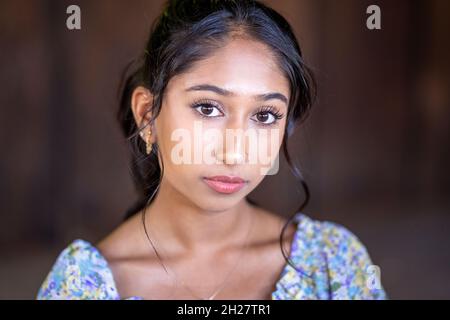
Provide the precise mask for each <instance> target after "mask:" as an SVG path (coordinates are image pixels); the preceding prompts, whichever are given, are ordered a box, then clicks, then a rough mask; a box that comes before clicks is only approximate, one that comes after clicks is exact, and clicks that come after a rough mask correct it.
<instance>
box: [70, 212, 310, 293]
mask: <svg viewBox="0 0 450 320" xmlns="http://www.w3.org/2000/svg"><path fill="white" fill-rule="evenodd" d="M306 218H307V217H306V216H305V215H304V214H303V213H301V212H298V213H296V214H295V216H294V217H293V219H292V221H293V223H296V225H297V226H296V231H295V233H294V237H293V239H292V242H291V245H290V252H289V259H290V260H292V258H293V257H294V256H295V255H296V254H297V252H295V251H296V249H297V245H296V244H297V242H298V241H299V238H300V233H301V230H302V224H303V222H304V221H305V219H306ZM73 244H78V245H81V246H82V247H84V248H86V249H90V250H92V251H94V252H95V253H96V254H97V256H98V259H100V260H101V261H102V265H104V267H105V269H106V272H107V273H108V276H109V277H110V279H111V281H112V284H111V286H112V287H113V289H114V292H115V293H116V294H117V299H119V300H129V299H144V298H143V297H140V296H130V297H127V298H124V297H121V296H120V294H119V291H118V289H117V285H116V281H115V278H114V274H113V272H112V269H111V267H110V264H109V262H108V260H107V259H106V258H105V256H104V255H103V254H102V253H101V251H100V249H98V248H97V247H96V246H95V245H94V244H92V243H91V242H89V241H87V240H84V239H76V240H74V241H73ZM289 272H297V271H296V270H295V269H294V268H292V266H291V265H290V264H289V263H287V262H286V264H285V265H284V267H283V268H282V271H281V273H280V275H279V278H278V281H277V282H276V284H275V290H274V291H273V292H272V293H271V298H272V300H273V299H274V297H275V296H276V295H277V294H279V293H280V290H282V288H283V285H282V284H283V282H284V280H285V278H286V277H287V276H288V274H289Z"/></svg>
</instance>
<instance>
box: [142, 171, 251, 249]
mask: <svg viewBox="0 0 450 320" xmlns="http://www.w3.org/2000/svg"><path fill="white" fill-rule="evenodd" d="M251 210H252V208H251V206H250V205H249V204H248V203H247V202H246V201H245V199H242V200H241V201H240V202H239V203H238V204H237V205H235V206H233V207H231V208H228V209H225V210H220V211H213V210H205V209H202V208H199V207H198V206H196V205H195V204H194V203H192V202H190V201H189V200H188V199H187V198H186V197H184V196H183V195H182V194H180V193H179V192H178V191H176V190H175V189H174V188H173V187H172V186H170V185H169V184H168V183H166V182H165V181H164V179H163V181H162V182H161V185H160V187H159V191H158V194H157V196H156V198H155V199H154V201H153V202H152V204H151V205H150V206H149V207H148V208H147V210H146V226H147V228H148V229H149V232H150V233H151V235H150V236H152V235H153V236H156V239H157V242H162V243H164V247H165V248H169V247H170V248H172V249H171V250H174V251H178V252H187V251H189V252H191V253H193V252H197V251H205V250H206V251H211V250H217V249H219V248H225V247H228V246H230V245H231V246H233V245H236V246H240V245H242V241H243V239H244V238H245V235H246V233H247V231H248V229H249V226H250V222H251V221H250V219H251V214H250V213H251Z"/></svg>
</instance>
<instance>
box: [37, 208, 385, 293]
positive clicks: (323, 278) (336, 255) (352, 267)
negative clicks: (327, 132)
mask: <svg viewBox="0 0 450 320" xmlns="http://www.w3.org/2000/svg"><path fill="white" fill-rule="evenodd" d="M294 221H295V223H296V225H297V230H296V233H295V235H294V239H293V242H292V244H291V252H290V256H289V258H290V260H291V261H292V262H293V264H294V266H295V268H294V267H293V266H291V265H290V264H288V263H287V264H286V265H285V267H284V269H283V271H282V273H281V276H280V279H279V280H278V281H277V283H276V285H275V291H274V292H273V293H272V295H271V297H272V300H303V299H333V300H334V299H337V300H342V299H345V300H348V299H364V300H367V299H370V300H372V299H376V300H382V299H387V295H386V293H385V291H384V289H383V287H382V285H381V283H380V281H379V279H378V278H374V276H376V275H374V274H373V270H375V269H374V268H376V267H373V265H372V261H371V259H370V257H369V254H368V252H367V250H366V248H365V247H364V245H363V244H362V243H361V241H360V240H359V239H358V238H357V237H356V236H355V235H354V234H353V233H352V232H351V231H349V230H348V229H346V228H345V227H343V226H341V225H339V224H336V223H333V222H328V221H318V220H313V219H311V218H309V217H308V216H306V215H305V214H303V213H297V214H296V215H295V218H294ZM37 299H39V300H55V299H56V300H66V299H67V300H80V299H101V300H120V299H125V300H140V299H142V297H139V296H131V297H120V295H119V293H118V291H117V288H116V285H115V282H114V277H113V274H112V271H111V269H110V267H109V266H108V262H107V261H106V259H105V258H104V257H103V256H102V254H101V253H100V251H99V250H98V249H97V248H96V247H94V246H93V245H92V244H90V243H89V242H88V241H85V240H81V239H77V240H74V241H73V242H72V243H70V244H69V245H68V246H67V247H66V248H65V249H64V250H63V251H62V252H61V253H60V255H59V256H58V258H57V260H56V262H55V263H54V265H53V266H52V268H51V270H50V272H49V274H48V275H47V277H46V278H45V280H44V282H43V283H42V285H41V287H40V289H39V291H38V294H37Z"/></svg>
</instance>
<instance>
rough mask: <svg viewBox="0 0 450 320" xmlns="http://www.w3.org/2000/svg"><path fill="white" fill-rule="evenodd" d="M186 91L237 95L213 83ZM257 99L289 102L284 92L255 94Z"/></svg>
mask: <svg viewBox="0 0 450 320" xmlns="http://www.w3.org/2000/svg"><path fill="white" fill-rule="evenodd" d="M186 91H212V92H214V93H217V94H220V95H221V96H225V97H233V96H236V94H235V93H234V92H231V91H228V90H226V89H223V88H220V87H217V86H214V85H211V84H199V85H195V86H192V87H189V88H187V89H186ZM253 97H254V98H255V99H256V100H259V101H267V100H271V99H278V100H281V101H282V102H284V103H285V104H286V105H287V104H288V99H287V98H286V96H285V95H284V94H281V93H279V92H269V93H263V94H257V95H254V96H253Z"/></svg>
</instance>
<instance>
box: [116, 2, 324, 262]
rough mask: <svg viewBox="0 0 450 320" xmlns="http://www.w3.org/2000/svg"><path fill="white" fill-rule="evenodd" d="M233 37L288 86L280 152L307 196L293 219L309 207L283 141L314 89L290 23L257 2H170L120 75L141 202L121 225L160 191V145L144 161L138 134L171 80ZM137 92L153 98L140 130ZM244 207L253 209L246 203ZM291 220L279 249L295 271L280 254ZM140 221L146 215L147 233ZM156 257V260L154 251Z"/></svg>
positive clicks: (122, 113)
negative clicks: (255, 49) (271, 63)
mask: <svg viewBox="0 0 450 320" xmlns="http://www.w3.org/2000/svg"><path fill="white" fill-rule="evenodd" d="M236 37H241V38H248V39H252V40H256V41H259V42H261V43H264V44H265V45H267V46H268V47H269V48H270V49H271V50H272V53H273V54H274V56H275V58H276V59H277V63H278V65H279V67H280V68H281V70H282V71H283V73H284V75H285V77H286V78H287V79H288V80H289V84H290V92H291V94H290V101H289V110H288V114H287V123H286V129H285V135H284V139H283V142H282V146H281V147H282V150H283V153H284V155H285V157H286V161H287V163H288V165H289V166H290V168H291V171H292V173H293V174H294V176H295V177H296V178H297V179H298V181H299V182H300V184H301V186H302V187H303V189H304V191H305V199H304V201H303V203H302V204H301V205H300V207H299V208H298V210H297V211H296V212H295V213H297V212H300V211H302V210H303V208H304V207H305V206H306V205H307V203H308V201H309V198H310V195H309V189H308V186H307V184H306V182H305V181H304V179H303V177H302V174H301V173H300V170H299V169H298V168H297V167H296V166H295V164H294V163H293V162H292V160H291V158H290V156H289V152H288V148H287V138H288V137H289V136H291V134H292V132H293V129H294V127H295V125H296V124H299V123H301V122H302V121H303V120H304V119H305V118H306V117H307V115H308V113H309V111H310V108H311V105H312V102H313V100H314V98H315V95H316V90H315V88H316V85H315V81H314V77H313V75H312V73H311V71H310V69H309V68H308V67H307V66H306V65H305V63H304V61H303V58H302V53H301V50H300V47H299V45H298V43H297V40H296V37H295V35H294V33H293V31H292V29H291V27H290V25H289V23H288V22H287V21H286V20H285V19H284V18H283V17H282V16H281V15H280V14H279V13H277V12H276V11H275V10H273V9H271V8H269V7H267V6H265V5H264V4H262V3H261V2H259V1H255V0H219V1H215V0H182V1H175V0H172V1H168V2H167V3H166V5H165V7H164V11H163V13H162V14H161V15H160V16H159V17H158V19H157V20H155V22H154V24H153V26H152V30H151V33H150V38H149V40H148V42H147V45H146V49H145V50H144V52H143V54H142V55H140V56H139V57H138V58H137V59H135V60H133V61H132V62H131V63H130V64H129V65H128V66H127V68H126V70H125V72H124V74H123V79H122V85H121V98H120V108H119V111H118V114H117V116H118V120H119V122H120V125H121V128H122V131H123V133H124V135H125V137H126V139H127V141H128V144H129V146H130V149H131V153H132V157H131V171H132V175H133V177H134V181H135V185H136V189H137V191H138V194H139V200H138V201H137V203H136V204H135V205H134V206H132V207H131V208H130V209H129V210H128V211H127V213H126V216H125V219H128V218H129V217H131V216H132V215H134V214H135V213H137V212H138V211H140V210H142V209H144V208H145V207H146V206H148V205H149V204H150V203H151V202H152V200H153V199H154V195H155V194H156V192H157V191H158V187H159V182H160V181H159V179H160V177H162V174H163V172H164V165H163V164H162V159H160V160H161V164H162V167H160V165H159V161H158V160H159V152H158V145H157V143H155V144H154V145H153V150H152V152H151V153H150V155H147V154H146V153H145V144H144V141H142V139H140V137H139V132H140V130H142V129H144V128H145V127H146V126H147V125H151V124H152V123H153V121H154V119H155V118H156V117H158V115H159V112H160V110H161V105H162V99H163V96H164V90H165V88H166V86H167V84H168V82H169V80H170V79H171V78H172V77H173V76H175V75H177V74H181V73H183V72H187V71H188V70H189V69H190V68H191V67H192V66H193V65H194V63H195V62H197V61H200V60H202V59H205V58H207V57H208V56H209V55H210V54H212V53H213V51H214V50H217V49H218V48H220V47H222V46H224V44H225V43H226V41H227V40H229V39H233V38H236ZM137 86H143V87H145V88H147V89H148V90H150V92H151V93H152V94H153V104H152V106H151V109H150V110H151V111H152V119H151V120H150V122H149V123H147V124H146V125H145V126H144V127H141V128H138V127H137V125H136V122H135V120H134V117H133V114H132V109H131V96H132V93H133V91H134V89H135V88H136V87H137ZM150 110H149V111H150ZM247 201H248V202H250V203H253V204H256V203H255V202H253V201H251V200H250V199H248V198H247ZM294 216H295V214H293V215H292V216H291V217H290V218H289V219H288V221H287V222H286V224H285V225H284V226H283V229H282V231H281V234H280V247H281V251H282V254H283V256H284V258H285V259H286V261H287V262H288V263H289V264H290V265H291V266H292V267H294V268H295V269H297V268H296V267H295V266H294V265H293V264H292V263H291V261H290V259H289V257H288V256H287V254H286V253H285V251H284V248H283V234H284V232H285V230H286V228H287V227H288V225H289V223H291V222H292V220H293V218H294ZM144 219H145V215H143V222H144V227H145V220H144ZM146 233H147V232H146ZM147 237H148V234H147ZM149 240H150V238H149ZM150 242H151V240H150ZM155 252H156V254H157V255H158V253H157V251H156V249H155ZM158 257H159V255H158ZM297 270H298V269H297Z"/></svg>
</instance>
